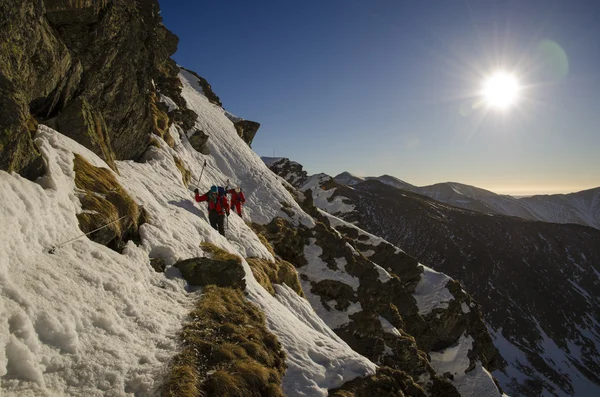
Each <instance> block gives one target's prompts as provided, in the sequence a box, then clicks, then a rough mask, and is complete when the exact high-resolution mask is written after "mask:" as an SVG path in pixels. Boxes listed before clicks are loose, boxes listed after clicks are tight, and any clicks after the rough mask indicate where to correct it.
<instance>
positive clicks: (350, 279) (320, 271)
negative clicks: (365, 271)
mask: <svg viewBox="0 0 600 397" xmlns="http://www.w3.org/2000/svg"><path fill="white" fill-rule="evenodd" d="M315 242H316V239H314V238H311V239H310V240H309V245H307V246H305V247H304V257H305V258H306V260H307V261H308V265H307V266H303V267H301V268H299V269H298V273H300V274H304V275H306V276H308V278H309V279H310V281H314V282H319V281H322V280H336V281H340V282H342V283H344V284H347V285H349V286H350V287H352V289H353V290H354V291H356V290H358V287H359V286H360V280H359V279H358V278H357V277H354V276H352V275H350V274H348V273H347V272H345V271H344V267H345V265H346V259H345V258H336V264H337V265H338V267H340V269H339V270H332V269H330V268H329V267H328V266H327V263H325V262H324V261H323V260H322V259H321V258H320V256H321V255H322V254H323V249H322V248H321V247H319V246H318V245H316V244H315Z"/></svg>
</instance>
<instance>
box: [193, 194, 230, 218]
mask: <svg viewBox="0 0 600 397" xmlns="http://www.w3.org/2000/svg"><path fill="white" fill-rule="evenodd" d="M210 194H216V193H210V192H208V193H206V194H203V195H202V196H201V195H200V194H199V193H196V201H197V202H201V201H208V211H209V212H211V211H216V212H217V214H219V215H222V214H224V213H229V202H228V201H227V197H225V196H224V195H221V196H217V198H216V200H211V199H210V197H209V195H210Z"/></svg>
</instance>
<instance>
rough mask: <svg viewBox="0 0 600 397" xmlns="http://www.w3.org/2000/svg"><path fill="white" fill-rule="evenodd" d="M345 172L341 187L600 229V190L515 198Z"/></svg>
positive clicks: (445, 184)
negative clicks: (383, 189) (370, 183)
mask: <svg viewBox="0 0 600 397" xmlns="http://www.w3.org/2000/svg"><path fill="white" fill-rule="evenodd" d="M348 175H352V174H350V173H347V172H343V173H341V174H339V175H337V176H335V177H334V178H333V179H334V180H335V181H336V182H337V183H339V184H342V185H346V186H355V185H356V184H358V183H362V182H364V181H367V180H377V181H379V182H382V183H385V184H386V185H388V186H392V187H395V188H398V189H402V190H407V191H410V192H413V193H417V194H422V195H424V196H427V197H430V198H432V199H434V200H437V201H440V202H442V203H446V204H450V205H453V206H455V207H459V208H465V209H469V210H473V211H478V212H483V213H487V214H500V215H508V216H517V217H519V218H523V219H530V220H537V221H542V222H552V223H577V224H580V225H586V226H591V227H594V228H596V229H600V187H597V188H593V189H588V190H583V191H580V192H575V193H569V194H551V195H535V196H530V197H521V198H516V197H512V196H508V195H500V194H497V193H494V192H491V191H489V190H485V189H481V188H478V187H475V186H470V185H465V184H462V183H457V182H443V183H436V184H433V185H428V186H422V187H418V186H414V185H411V184H410V183H407V182H404V181H402V180H400V179H398V178H395V177H393V176H390V175H382V176H380V177H365V178H362V177H358V176H354V175H352V177H353V178H354V179H351V180H350V179H349V178H348Z"/></svg>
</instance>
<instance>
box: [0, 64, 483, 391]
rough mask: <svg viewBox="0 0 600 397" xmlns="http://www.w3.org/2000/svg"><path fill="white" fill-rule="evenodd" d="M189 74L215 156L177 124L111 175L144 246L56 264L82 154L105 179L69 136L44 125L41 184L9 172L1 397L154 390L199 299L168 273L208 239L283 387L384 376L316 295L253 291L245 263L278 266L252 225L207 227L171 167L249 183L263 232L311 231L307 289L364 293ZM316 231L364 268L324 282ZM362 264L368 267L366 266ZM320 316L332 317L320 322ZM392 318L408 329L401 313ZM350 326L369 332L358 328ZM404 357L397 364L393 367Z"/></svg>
mask: <svg viewBox="0 0 600 397" xmlns="http://www.w3.org/2000/svg"><path fill="white" fill-rule="evenodd" d="M181 78H182V83H183V96H184V98H185V100H186V101H187V102H188V105H189V106H190V108H191V109H193V110H194V111H195V112H197V113H198V114H200V115H201V116H200V118H199V119H198V120H197V122H196V128H199V129H202V130H203V131H205V132H206V133H207V134H209V135H210V140H209V141H208V145H209V147H210V151H211V156H204V155H201V154H200V153H198V152H196V151H195V150H194V149H193V148H192V147H191V145H190V143H189V142H188V141H187V138H186V136H185V134H183V132H182V131H181V130H179V129H178V127H176V126H172V127H171V128H170V130H169V135H170V139H172V141H173V147H172V148H171V147H169V145H167V143H166V142H165V141H164V140H162V139H161V138H159V137H155V139H156V141H157V142H158V146H160V148H158V147H150V148H149V149H148V150H147V152H146V153H145V155H144V157H143V159H142V162H133V161H117V162H116V164H117V166H118V169H119V171H120V175H116V174H115V178H116V179H117V180H118V181H119V183H120V184H121V185H122V186H123V187H124V188H125V189H126V190H127V191H128V193H129V194H130V195H131V196H132V198H133V199H134V200H135V201H136V202H137V203H138V204H140V205H142V206H143V207H144V209H145V211H146V212H147V214H148V221H147V223H145V224H143V225H141V226H140V231H139V233H140V236H141V242H140V244H139V245H137V246H136V245H135V244H134V243H132V242H131V241H130V242H128V243H127V246H126V248H125V249H124V251H123V252H122V253H121V254H119V253H116V252H115V251H113V250H111V249H109V248H107V247H105V246H103V245H100V244H97V243H95V242H93V241H91V240H89V239H88V238H86V237H82V238H80V239H77V240H75V241H73V242H70V243H67V244H64V245H61V246H59V247H57V249H56V251H55V253H54V254H50V253H48V249H49V248H50V247H51V246H53V245H57V244H59V243H62V242H64V241H67V240H70V239H71V238H73V237H76V236H79V235H80V234H81V231H80V230H79V225H78V221H77V218H76V214H77V213H78V212H80V211H81V206H80V203H79V199H78V195H77V190H76V188H75V184H74V172H73V153H77V154H79V155H81V156H82V157H84V158H85V159H87V160H88V161H89V162H91V163H92V164H93V165H95V166H98V167H102V168H105V169H108V166H107V165H106V163H105V162H104V161H102V160H101V159H100V158H99V157H97V156H96V155H95V154H93V153H92V152H90V151H89V150H87V149H85V148H84V147H82V146H81V145H79V144H78V143H76V142H75V141H73V140H71V139H69V138H66V137H65V136H63V135H61V134H60V133H58V132H56V131H53V130H51V129H49V128H48V127H45V126H40V127H39V130H38V134H37V137H36V143H37V144H38V146H39V147H40V148H41V149H42V153H43V157H44V159H45V161H46V164H47V172H46V175H45V176H44V177H43V178H42V179H39V180H38V181H36V182H31V181H28V180H25V179H23V178H21V177H19V176H18V175H16V174H8V173H6V172H0V184H1V185H2V188H1V189H0V195H1V197H2V199H3V201H2V202H3V205H2V206H0V211H1V212H0V219H2V223H3V224H4V225H8V226H9V227H6V228H4V229H2V230H1V231H0V233H2V238H1V239H0V241H2V245H1V246H0V287H1V288H0V307H1V309H2V313H3V316H2V319H1V320H0V364H1V365H0V376H1V378H0V381H1V383H0V391H2V393H3V395H7V396H26V395H38V394H47V395H64V394H70V395H86V396H88V395H89V396H93V395H107V394H108V395H152V394H153V393H155V392H156V391H157V389H158V388H159V387H160V383H161V381H162V374H163V371H164V370H165V368H166V367H167V364H168V362H169V360H170V358H171V357H172V356H173V355H174V354H175V353H176V351H177V343H176V335H177V332H178V330H179V327H180V326H181V323H182V321H183V320H184V318H185V317H186V315H187V313H188V311H189V309H190V305H191V303H192V302H193V301H194V300H195V299H197V297H198V294H201V291H197V292H193V293H191V294H190V293H188V292H187V290H188V288H187V286H186V285H185V283H184V281H183V280H182V279H180V278H179V274H178V271H177V270H176V269H175V268H173V267H171V266H170V265H172V264H173V263H174V262H176V261H179V260H181V259H187V258H193V257H201V256H205V255H206V253H205V252H204V251H203V249H202V248H201V247H200V243H202V242H210V243H213V244H215V245H216V246H218V247H221V248H223V249H224V250H226V251H228V252H231V253H233V254H236V255H239V256H240V257H241V258H242V264H243V266H244V269H245V272H246V284H247V288H246V293H247V297H248V299H249V300H250V301H251V302H253V303H255V304H256V305H257V306H258V307H260V308H261V309H262V310H263V311H264V313H265V315H266V318H267V325H268V327H269V329H270V330H271V331H272V332H273V333H274V334H275V335H277V337H278V338H279V341H280V342H281V343H282V345H283V348H284V350H285V351H286V353H287V359H286V364H287V366H288V369H287V372H286V374H285V376H284V378H283V387H284V390H285V392H286V394H287V395H288V396H325V395H327V390H328V389H331V388H336V387H339V386H341V385H343V384H344V383H345V382H347V381H349V380H352V379H355V378H356V377H358V376H364V375H369V374H373V373H374V372H375V368H376V367H375V364H374V363H373V362H372V361H371V360H369V359H367V358H365V357H364V352H363V354H360V352H357V351H355V350H353V349H352V348H350V346H349V345H348V343H347V342H345V341H344V340H343V338H340V336H339V335H338V334H336V333H335V332H333V331H332V330H331V328H330V327H329V326H328V325H327V324H334V321H335V317H334V315H335V312H334V311H329V310H327V311H326V312H323V311H322V309H323V308H324V306H322V301H321V300H320V299H315V296H313V297H312V299H309V301H306V300H304V299H303V298H301V297H299V296H298V295H297V294H295V293H294V292H292V291H291V290H290V289H289V288H287V287H286V286H276V290H277V295H276V296H275V297H274V296H272V295H270V294H269V293H268V292H267V291H266V290H265V289H264V288H263V287H262V286H261V285H260V284H258V282H257V281H256V280H255V278H254V276H253V274H252V271H251V270H250V267H249V266H248V264H247V263H246V261H245V259H244V258H247V257H259V258H265V259H272V258H273V257H272V255H271V254H270V253H269V251H268V250H267V249H266V248H265V246H264V245H263V244H262V243H261V242H260V241H259V239H258V237H257V236H256V234H255V233H254V232H253V231H252V229H250V228H249V227H248V225H247V223H246V222H245V221H244V220H242V219H240V218H239V217H237V216H236V215H232V216H230V217H229V219H228V229H227V233H226V234H227V236H226V238H224V237H223V236H221V235H219V234H218V233H217V232H216V231H215V230H213V229H212V228H211V227H210V226H209V224H208V222H207V212H206V208H205V206H204V205H199V206H198V205H195V204H194V203H193V202H192V201H191V198H192V191H191V190H192V189H191V188H190V187H188V186H184V185H183V183H182V179H181V174H180V172H179V169H178V167H177V165H176V162H175V158H177V159H179V161H180V162H181V163H182V164H183V165H184V166H185V167H186V168H187V169H189V170H190V171H191V172H192V175H194V176H199V175H200V174H201V172H202V164H203V163H204V160H206V161H207V166H206V168H205V169H204V172H203V176H202V180H201V181H200V183H196V182H197V181H196V182H195V183H193V186H196V185H198V186H199V188H200V189H201V190H207V189H208V188H209V186H211V185H212V184H224V183H225V182H226V180H227V179H229V181H230V183H231V185H233V184H239V185H241V186H242V187H243V189H244V192H245V194H246V198H247V203H246V206H245V208H244V210H245V220H246V221H248V222H251V223H253V224H256V225H265V224H271V223H272V222H273V220H274V219H281V220H284V221H285V222H287V223H288V224H289V225H291V227H295V228H303V229H304V230H306V231H308V232H309V233H313V234H314V236H315V237H314V241H312V240H308V241H307V244H306V246H305V248H304V250H305V252H306V255H305V256H306V257H307V259H308V260H307V263H306V264H305V265H304V266H301V267H300V268H299V270H300V273H301V274H303V275H304V282H308V284H307V285H311V287H312V283H311V277H312V279H313V280H312V281H313V282H315V283H318V282H319V280H320V281H325V280H335V279H337V280H338V281H339V280H354V281H351V284H352V283H356V279H357V278H358V279H359V280H360V281H359V287H358V288H359V291H361V288H363V281H362V279H361V278H360V277H357V275H356V274H355V269H354V268H353V267H352V266H354V262H355V261H356V260H358V259H360V258H361V256H360V254H358V253H357V252H354V251H353V249H352V248H351V247H350V246H347V245H346V242H345V240H344V239H342V238H341V236H336V235H335V234H332V233H331V232H330V231H328V229H327V228H326V227H325V228H323V226H318V225H319V224H318V223H317V222H315V220H314V219H313V218H312V217H311V216H309V215H308V214H307V213H305V212H304V211H303V210H302V208H300V206H299V205H298V204H297V203H296V201H295V198H294V197H293V196H292V195H291V194H290V192H288V190H287V189H286V188H285V186H284V185H283V184H282V183H281V179H280V178H279V177H277V176H276V175H274V174H273V173H272V172H271V171H269V170H268V168H267V167H266V166H265V165H264V163H263V162H262V161H261V160H260V158H259V157H258V156H256V154H255V153H254V152H252V150H251V149H250V148H249V147H248V145H247V144H246V143H245V142H244V141H242V140H241V139H240V138H239V136H238V135H237V132H236V130H235V128H234V126H233V124H232V123H231V121H230V120H229V119H228V118H227V115H226V114H225V112H224V111H223V109H222V108H220V107H218V106H215V105H213V104H212V103H210V101H208V99H206V97H204V96H203V95H202V93H201V90H200V87H199V86H198V84H197V80H196V79H195V78H194V77H193V76H190V75H189V74H187V73H186V72H182V75H181ZM325 200H326V199H325ZM284 204H285V205H284ZM319 233H328V234H327V236H329V237H328V238H329V239H333V240H332V242H331V244H332V245H331V247H334V248H335V249H339V247H345V248H344V250H345V251H344V252H345V254H344V255H352V256H353V257H356V258H357V259H354V260H349V261H347V263H344V255H341V256H337V257H336V262H337V264H338V270H339V272H330V273H323V272H322V271H321V270H324V269H323V263H324V262H323V261H326V262H325V263H328V264H329V259H327V258H326V259H323V253H320V252H319V251H318V244H322V241H323V237H322V236H320V235H319ZM311 241H312V242H311ZM311 252H312V254H313V256H311ZM155 257H161V258H163V259H165V260H166V262H167V271H166V273H165V275H163V274H160V273H156V272H155V271H154V270H153V269H152V267H151V266H150V263H149V262H150V258H155ZM356 263H364V264H365V266H367V262H364V261H363V260H362V259H360V261H359V262H356ZM368 268H369V269H373V270H375V269H379V270H375V273H374V276H369V277H371V278H372V279H373V281H374V282H376V284H374V285H380V284H379V283H383V284H382V285H385V284H386V283H388V284H389V283H390V280H391V279H392V278H391V277H390V275H389V274H387V272H386V271H385V270H383V269H381V268H379V267H378V266H377V265H376V264H374V263H369V264H368ZM344 270H346V271H345V272H344ZM325 274H327V278H325V277H324V275H325ZM165 276H166V277H165ZM395 282H397V281H395ZM389 285H390V286H391V285H392V284H389ZM354 286H356V284H354ZM190 291H191V290H190ZM309 293H310V291H309ZM375 295H376V294H375ZM425 295H427V294H425ZM364 296H367V295H364ZM309 302H312V303H314V307H315V308H316V309H318V310H316V311H315V308H313V307H311V306H310V305H309ZM365 302H366V301H365ZM365 304H366V303H365ZM398 304H399V305H400V303H398ZM361 305H362V304H361ZM406 305H407V307H406V308H404V309H403V310H409V308H410V307H412V306H410V305H412V304H408V302H406ZM415 307H416V306H415ZM410 310H412V309H410ZM415 310H418V309H415ZM319 312H321V313H322V315H323V318H320V317H319V316H317V313H319ZM338 312H339V313H338V314H341V315H342V316H345V317H349V316H350V315H351V312H348V310H343V309H342V310H338ZM356 314H361V315H364V314H365V312H364V311H362V312H361V313H358V312H357V313H356ZM388 317H389V316H388ZM415 318H416V319H418V318H419V317H418V316H417V317H415ZM375 319H377V321H378V323H380V324H381V325H380V327H383V328H384V329H385V330H388V331H389V332H388V331H384V332H385V333H386V334H387V335H389V336H386V337H385V338H387V339H386V340H388V341H389V342H390V343H399V341H403V343H409V344H411V343H412V345H414V341H413V342H411V338H410V337H407V336H406V335H404V334H402V333H401V332H404V331H398V330H396V331H393V329H394V326H393V325H391V324H390V322H389V321H388V320H386V319H385V318H383V317H382V319H379V317H375ZM389 319H390V320H392V321H393V322H394V323H396V324H402V321H401V319H400V318H398V317H394V316H391V317H389ZM342 320H343V319H342ZM344 321H345V320H344ZM353 321H354V322H355V323H356V324H359V323H360V321H359V320H358V319H354V320H353ZM442 329H443V328H442ZM398 335H401V337H399V336H398ZM488 337H489V336H488ZM374 340H376V339H374ZM399 347H400V345H398V346H396V347H394V351H397V352H400V351H402V350H396V349H398V348H399ZM409 351H410V352H411V353H410V354H411V355H413V354H414V356H411V355H409V357H413V358H411V359H418V360H420V361H419V362H421V363H423V365H426V367H427V368H429V370H428V371H431V372H430V373H429V376H430V378H429V379H430V380H428V379H427V378H423V379H417V380H418V381H419V382H420V383H422V384H423V385H425V386H427V385H428V384H431V382H432V381H431V379H433V380H434V382H437V383H436V384H437V385H438V386H437V387H442V386H440V385H443V384H444V382H443V381H442V378H437V377H436V375H435V371H434V370H433V368H432V367H431V366H430V365H428V364H426V363H427V360H426V358H424V356H419V355H418V354H417V353H418V351H417V350H416V349H411V350H409ZM419 354H421V353H419ZM399 358H400V357H396V358H394V356H393V355H392V356H389V357H388V358H386V360H391V361H394V360H396V361H397V360H398V359H399ZM391 361H390V362H391ZM490 395H495V394H490Z"/></svg>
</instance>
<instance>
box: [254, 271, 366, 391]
mask: <svg viewBox="0 0 600 397" xmlns="http://www.w3.org/2000/svg"><path fill="white" fill-rule="evenodd" d="M244 268H245V270H246V275H247V276H246V282H247V283H248V287H247V292H248V293H249V299H250V300H251V301H253V302H254V303H256V304H257V305H258V306H259V307H261V309H262V310H263V311H264V312H265V314H266V316H267V325H268V327H269V329H270V330H271V331H272V332H274V333H275V334H276V335H277V337H278V338H279V341H280V342H281V344H282V346H283V348H284V350H285V352H286V364H287V366H288V368H287V371H286V373H285V375H284V377H283V380H282V384H283V389H284V392H285V394H286V395H287V396H289V397H301V396H316V397H321V396H322V397H326V396H327V395H328V392H327V390H328V389H332V388H336V387H340V386H341V385H343V384H344V383H346V382H348V381H350V380H352V379H354V378H357V377H359V376H367V375H371V374H374V373H375V369H376V366H375V364H373V363H372V362H371V361H369V360H368V359H366V358H365V357H363V356H361V355H360V354H358V353H356V352H355V351H353V350H352V349H351V348H350V347H349V346H348V345H347V344H346V343H345V342H344V341H342V340H341V339H340V338H339V337H338V336H337V335H335V333H334V332H333V331H331V329H330V328H329V327H328V326H327V325H326V324H325V323H324V322H323V320H321V318H319V316H317V314H316V313H315V311H314V310H313V309H312V308H311V307H310V305H309V303H308V302H307V301H306V300H305V299H303V298H301V297H300V296H299V295H298V294H296V293H295V292H294V291H293V290H292V289H291V288H289V287H288V286H286V285H275V290H276V292H277V295H276V298H274V297H272V296H271V295H270V294H269V293H267V292H266V291H265V290H264V288H262V287H261V286H260V285H259V284H258V282H256V280H255V279H254V276H253V275H252V272H251V270H250V268H249V266H248V265H247V263H246V262H245V261H244Z"/></svg>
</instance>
